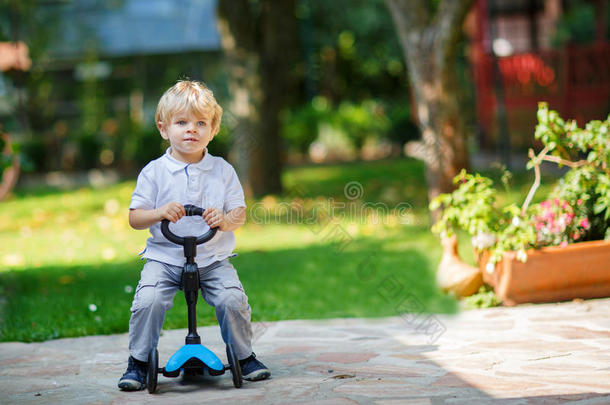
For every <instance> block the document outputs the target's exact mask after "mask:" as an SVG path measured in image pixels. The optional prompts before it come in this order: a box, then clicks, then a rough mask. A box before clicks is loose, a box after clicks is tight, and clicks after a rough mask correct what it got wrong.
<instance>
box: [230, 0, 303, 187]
mask: <svg viewBox="0 0 610 405" xmlns="http://www.w3.org/2000/svg"><path fill="white" fill-rule="evenodd" d="M294 8H295V5H294V0H286V1H272V0H260V1H258V2H252V1H249V0H230V1H229V0H221V1H220V2H219V4H218V14H219V19H218V24H219V31H220V34H221V40H222V47H223V50H224V52H225V57H226V62H227V63H226V64H227V68H228V72H229V92H230V94H231V102H230V105H229V111H228V114H230V116H231V117H232V118H233V119H234V123H233V124H234V128H233V137H234V138H233V139H234V142H233V145H232V150H231V153H230V156H231V160H232V161H233V162H234V163H235V166H236V169H237V172H238V175H239V177H240V179H241V181H242V183H243V185H244V191H245V192H246V195H249V196H253V195H263V194H268V193H279V192H280V191H281V190H282V185H281V177H280V176H281V171H282V156H281V146H282V139H281V136H280V121H279V114H280V111H281V109H282V108H283V107H284V106H285V105H286V102H287V100H288V97H290V96H291V94H294V92H293V91H292V89H293V87H294V85H293V83H294V80H293V76H292V71H291V68H292V66H293V65H294V61H295V55H297V51H298V49H299V48H298V46H297V40H296V38H297V36H296V32H297V30H296V28H297V25H296V18H295V13H294Z"/></svg>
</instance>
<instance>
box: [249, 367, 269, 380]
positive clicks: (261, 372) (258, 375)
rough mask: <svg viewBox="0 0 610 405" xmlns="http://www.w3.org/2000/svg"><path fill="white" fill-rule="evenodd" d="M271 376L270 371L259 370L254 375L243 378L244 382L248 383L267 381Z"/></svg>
mask: <svg viewBox="0 0 610 405" xmlns="http://www.w3.org/2000/svg"><path fill="white" fill-rule="evenodd" d="M270 376H271V373H270V372H269V370H257V371H255V372H253V373H250V374H248V375H245V376H243V379H244V380H248V381H260V380H265V379H267V378H269V377H270Z"/></svg>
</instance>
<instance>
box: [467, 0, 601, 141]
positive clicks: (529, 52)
mask: <svg viewBox="0 0 610 405" xmlns="http://www.w3.org/2000/svg"><path fill="white" fill-rule="evenodd" d="M608 8H609V5H608V0H593V1H569V0H476V1H475V6H474V10H473V12H472V13H471V15H470V17H469V24H468V26H469V27H470V29H469V31H470V33H471V35H474V38H473V39H474V41H473V49H472V52H471V57H472V62H473V68H474V76H475V89H476V90H475V91H476V109H477V111H476V114H477V122H478V124H479V126H480V137H479V143H480V145H481V147H483V148H495V147H498V146H499V147H500V148H504V147H509V148H512V149H521V148H524V147H526V146H530V145H531V142H532V137H533V133H534V127H535V124H536V109H537V103H538V102H539V101H547V102H548V103H549V105H550V107H551V108H552V109H555V110H558V111H559V112H560V114H561V115H562V117H564V118H566V119H567V118H575V119H576V120H577V121H578V122H579V124H580V125H582V124H583V123H584V122H586V121H589V120H592V119H605V118H606V117H607V116H608V113H609V112H610V42H609V41H608V37H609V36H608V28H607V27H608V24H607V18H608V12H609V9H608ZM583 22H584V23H586V24H583ZM570 30H572V31H573V32H570ZM570 35H571V36H570ZM579 36H580V37H579Z"/></svg>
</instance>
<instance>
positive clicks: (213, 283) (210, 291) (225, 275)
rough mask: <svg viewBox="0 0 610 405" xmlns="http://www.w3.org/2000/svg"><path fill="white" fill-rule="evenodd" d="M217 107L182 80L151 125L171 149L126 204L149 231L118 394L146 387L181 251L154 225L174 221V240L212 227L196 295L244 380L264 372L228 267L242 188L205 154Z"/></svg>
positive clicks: (196, 85) (138, 225) (241, 217)
mask: <svg viewBox="0 0 610 405" xmlns="http://www.w3.org/2000/svg"><path fill="white" fill-rule="evenodd" d="M221 116H222V108H221V107H220V106H219V105H218V104H217V102H216V100H215V99H214V95H213V94H212V92H211V91H210V90H209V89H208V88H207V87H206V86H205V85H204V84H202V83H200V82H195V81H190V80H184V81H179V82H177V83H176V84H175V85H174V86H172V87H171V88H170V89H169V90H167V91H166V92H165V94H163V96H162V97H161V100H159V105H158V106H157V112H156V115H155V122H156V123H157V128H158V129H159V132H160V133H161V136H162V137H163V138H164V139H167V140H168V141H169V143H170V147H169V148H168V149H167V151H166V153H165V155H163V156H162V157H160V158H158V159H156V160H153V161H152V162H150V163H149V164H148V165H147V166H146V167H144V169H142V171H141V172H140V174H139V176H138V181H137V184H136V188H135V190H134V192H133V195H132V198H131V204H130V206H129V209H130V211H129V224H130V225H131V227H133V228H134V229H145V228H149V230H150V233H151V235H152V237H151V238H149V239H148V240H147V242H146V250H145V253H144V257H145V258H146V264H145V265H144V268H143V270H142V273H141V278H140V282H139V283H138V287H137V289H136V293H135V295H134V299H133V304H132V306H131V312H132V314H131V319H130V321H129V352H130V356H129V360H128V366H127V371H126V372H125V374H123V376H122V377H121V379H120V380H119V383H118V386H119V388H120V389H122V390H126V391H135V390H141V389H144V388H145V387H146V372H147V371H146V370H147V365H146V361H147V360H148V353H149V351H150V350H151V349H152V348H153V347H156V346H157V343H158V341H159V333H160V332H161V327H162V325H163V319H164V316H165V312H166V311H167V310H168V309H170V308H171V307H172V305H173V298H174V295H175V294H176V291H177V289H178V288H179V286H180V276H181V273H182V266H183V263H184V253H183V249H182V246H179V245H176V244H173V243H171V242H169V241H168V240H167V239H165V237H164V236H163V234H162V233H161V226H160V221H161V220H163V219H167V220H169V221H171V222H173V223H174V225H172V231H173V232H174V233H176V234H177V235H184V236H187V235H200V234H203V233H205V231H207V229H208V227H218V232H217V233H216V236H215V237H214V238H213V239H212V240H210V241H209V242H207V243H204V244H203V245H199V246H198V248H197V256H196V258H195V259H196V262H197V267H198V268H199V277H200V283H201V291H202V295H203V298H204V300H205V301H206V302H207V303H208V304H210V305H212V306H214V307H215V308H216V316H217V318H218V322H219V324H220V329H221V334H222V338H223V340H224V341H225V343H227V344H228V343H229V341H230V342H231V344H232V345H233V347H234V350H235V354H236V355H237V357H238V358H239V359H240V364H241V367H242V373H243V377H244V379H246V380H250V381H256V380H263V379H265V378H268V377H269V376H270V372H269V369H267V367H265V365H264V364H263V363H261V362H260V361H258V360H257V359H256V356H255V355H254V353H253V352H252V346H251V339H252V329H251V326H250V313H251V310H250V306H249V305H248V297H247V296H246V294H245V292H244V289H243V287H242V285H241V282H240V281H239V278H238V276H237V272H236V271H235V268H234V267H233V266H232V265H231V263H229V260H228V259H229V257H232V256H233V254H232V252H233V249H234V248H235V236H234V235H233V230H235V229H237V228H238V227H240V226H241V225H243V224H244V222H245V219H246V214H245V207H246V204H245V201H244V195H243V190H242V188H241V185H240V183H239V180H238V178H237V175H236V173H235V170H234V169H233V167H232V166H231V165H230V164H229V163H227V162H226V161H225V160H224V159H222V158H219V157H215V156H212V155H210V154H209V153H208V152H207V145H208V143H209V142H210V141H211V140H212V139H213V138H214V135H216V134H217V133H218V130H219V128H220V119H221ZM186 204H193V205H196V206H200V207H202V208H204V209H205V212H204V214H203V217H190V216H189V217H185V218H183V219H182V220H180V221H179V222H178V220H179V219H180V218H182V217H183V216H185V215H186V212H185V209H184V205H186Z"/></svg>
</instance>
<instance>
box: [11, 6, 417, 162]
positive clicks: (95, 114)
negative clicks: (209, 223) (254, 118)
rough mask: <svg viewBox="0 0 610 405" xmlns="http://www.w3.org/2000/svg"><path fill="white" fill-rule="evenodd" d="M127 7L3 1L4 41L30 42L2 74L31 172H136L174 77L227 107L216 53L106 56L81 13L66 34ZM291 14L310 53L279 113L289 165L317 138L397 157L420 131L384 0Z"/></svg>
mask: <svg viewBox="0 0 610 405" xmlns="http://www.w3.org/2000/svg"><path fill="white" fill-rule="evenodd" d="M127 3H138V2H129V1H125V0H115V1H110V2H99V1H83V2H74V3H72V2H51V1H35V0H25V1H22V2H18V4H15V3H13V2H6V1H4V2H3V3H2V6H1V8H0V19H1V20H0V41H9V40H14V39H15V38H17V39H19V40H25V41H27V44H28V46H29V51H30V57H31V58H32V60H34V61H35V63H34V64H33V66H32V69H31V71H30V72H20V71H14V70H13V71H8V72H4V74H3V75H2V77H1V78H0V99H2V101H1V105H2V106H4V108H1V109H0V117H1V119H2V122H3V128H4V131H6V132H10V133H12V134H15V135H16V136H17V138H18V139H19V140H20V142H21V144H22V148H21V150H22V152H23V157H24V159H25V161H27V162H29V167H30V169H31V170H33V171H35V172H48V171H55V170H62V171H81V170H87V169H92V168H105V167H112V168H115V169H118V170H119V171H121V172H126V173H130V174H132V173H133V172H134V171H137V170H138V169H139V168H141V167H142V166H143V165H144V164H145V163H146V162H148V161H150V160H151V159H152V158H155V157H157V156H158V155H159V154H160V153H162V152H163V150H164V148H165V147H166V146H167V145H164V144H163V142H162V139H161V138H160V137H159V136H158V133H157V130H156V128H155V126H154V123H153V122H152V121H153V119H152V118H153V115H154V110H155V108H156V102H157V101H158V97H159V95H160V94H161V93H162V92H163V91H164V90H165V89H166V88H167V87H168V86H170V85H171V84H172V83H173V82H175V80H176V79H177V78H186V77H190V78H193V79H199V80H203V81H205V82H206V83H207V84H208V85H209V86H210V87H211V88H212V89H213V90H214V92H215V94H216V95H217V97H218V98H219V100H220V102H221V104H223V101H225V102H226V101H227V100H228V89H227V77H226V73H225V72H224V70H223V66H222V55H221V52H220V49H207V50H200V51H190V52H184V51H183V52H180V53H179V54H177V53H169V52H166V53H159V54H147V53H141V54H138V53H135V54H129V55H108V52H107V50H105V49H104V48H103V46H101V45H100V43H102V42H103V40H104V38H101V39H100V38H99V35H100V33H99V31H94V30H92V27H91V26H89V25H87V21H88V20H87V19H84V18H83V19H80V20H79V19H76V20H75V21H74V26H72V27H70V30H71V31H70V32H71V33H70V35H69V36H68V37H66V35H67V34H65V32H64V31H65V30H66V25H67V21H65V19H66V18H67V17H69V16H73V15H78V13H81V12H82V13H90V12H91V9H95V10H97V11H96V12H97V13H99V15H100V16H103V15H108V14H109V13H112V12H113V10H117V9H120V8H121V7H127V6H130V5H129V4H127ZM182 3H184V2H182ZM212 3H214V2H212ZM132 6H133V5H132ZM144 6H145V5H144ZM296 17H297V18H298V21H299V27H300V36H301V42H302V44H301V48H302V49H301V53H302V55H303V56H302V62H301V65H300V66H298V67H297V70H299V71H300V72H301V73H300V74H301V75H302V77H303V80H302V85H301V87H300V90H299V91H300V93H301V94H298V95H297V96H298V97H296V98H295V99H296V100H297V102H295V103H293V104H292V105H291V106H289V108H287V109H286V110H285V111H284V113H283V114H282V130H281V132H282V135H283V139H284V141H285V147H286V149H287V153H288V155H289V156H288V161H289V162H290V161H294V162H300V161H303V160H306V159H307V158H308V154H309V148H310V146H311V145H312V143H314V142H315V141H316V140H318V138H321V139H319V142H318V143H317V149H316V150H317V151H318V155H320V153H324V150H326V151H327V152H326V154H327V155H328V149H329V148H331V147H332V148H339V149H337V150H338V153H336V154H335V155H332V154H331V156H327V157H328V158H331V157H333V156H334V157H336V158H353V157H359V156H360V153H361V151H362V149H363V148H365V147H368V149H369V150H370V149H371V148H372V147H373V146H372V145H378V144H379V142H381V141H383V142H386V143H393V144H394V149H392V148H389V147H388V145H385V146H384V148H382V149H383V151H384V152H377V154H379V153H381V154H382V155H385V156H387V155H389V154H390V152H392V153H394V154H397V153H400V145H401V144H402V143H404V142H405V141H407V140H411V139H415V138H417V137H418V132H417V128H416V127H415V125H414V124H413V122H412V119H411V112H410V109H409V100H408V94H409V93H408V84H407V82H406V80H405V74H406V73H405V67H404V63H403V61H402V57H401V53H400V48H399V45H398V42H397V38H396V35H395V34H394V28H393V25H392V22H391V19H390V16H389V14H388V11H387V8H386V6H385V4H384V2H383V1H382V0H373V1H364V0H353V1H352V0H350V1H347V0H342V1H336V2H324V1H320V0H303V1H299V2H297V10H296ZM74 37H76V38H77V39H78V42H79V43H80V45H79V49H82V50H83V52H82V53H78V52H77V53H74V54H71V55H70V54H65V52H64V51H65V49H66V47H67V45H65V44H64V45H62V44H59V41H67V42H70V41H73V40H74ZM66 38H67V39H66ZM75 46H76V45H75ZM225 111H227V109H225ZM229 114H230V113H228V111H227V113H226V115H225V117H224V119H223V128H222V130H221V132H220V134H219V135H218V137H217V138H216V140H215V142H213V143H212V144H211V145H210V149H211V152H212V153H213V154H218V155H221V156H226V155H227V154H228V151H229V146H230V141H231V140H230V134H229V133H230V127H231V123H232V117H230V115H229ZM329 134H330V135H329ZM383 142H382V143H383ZM377 149H379V148H377ZM368 153H369V155H371V156H373V155H375V153H373V152H370V151H369V152H368ZM365 156H367V155H366V152H365Z"/></svg>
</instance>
